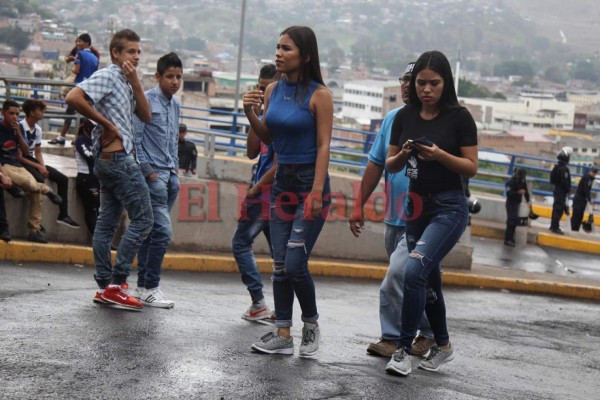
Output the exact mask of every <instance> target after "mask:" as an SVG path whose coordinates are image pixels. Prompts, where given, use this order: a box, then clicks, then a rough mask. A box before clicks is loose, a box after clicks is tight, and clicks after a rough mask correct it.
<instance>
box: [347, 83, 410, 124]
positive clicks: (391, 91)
mask: <svg viewBox="0 0 600 400" xmlns="http://www.w3.org/2000/svg"><path fill="white" fill-rule="evenodd" d="M342 101H343V105H342V112H341V116H342V120H343V122H345V123H352V122H355V121H356V122H359V123H360V124H361V125H369V124H370V121H371V120H373V119H381V118H383V117H384V116H385V114H386V113H387V112H388V111H390V110H392V109H394V108H396V107H399V106H400V105H402V104H404V103H403V102H402V97H401V94H400V83H399V82H398V81H397V80H393V81H377V80H372V79H368V80H361V81H353V82H347V83H345V84H344V93H343V97H342Z"/></svg>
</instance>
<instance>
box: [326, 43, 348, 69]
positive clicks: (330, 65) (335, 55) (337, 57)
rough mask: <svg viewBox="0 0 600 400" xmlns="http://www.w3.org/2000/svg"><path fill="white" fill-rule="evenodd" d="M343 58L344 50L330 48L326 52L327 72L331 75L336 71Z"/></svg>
mask: <svg viewBox="0 0 600 400" xmlns="http://www.w3.org/2000/svg"><path fill="white" fill-rule="evenodd" d="M344 58H345V55H344V50H342V49H341V48H339V47H337V46H335V47H332V48H330V49H329V51H328V52H327V69H328V70H329V72H330V73H332V72H334V71H335V70H336V69H338V68H339V67H340V65H342V63H343V62H344Z"/></svg>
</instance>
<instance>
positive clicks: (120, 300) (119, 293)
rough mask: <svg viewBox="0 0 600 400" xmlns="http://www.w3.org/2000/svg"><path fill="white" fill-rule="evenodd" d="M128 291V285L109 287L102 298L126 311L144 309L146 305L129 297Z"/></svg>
mask: <svg viewBox="0 0 600 400" xmlns="http://www.w3.org/2000/svg"><path fill="white" fill-rule="evenodd" d="M127 289H128V286H127V284H126V283H125V284H123V285H121V286H117V285H109V286H108V287H107V288H106V289H104V293H102V295H101V296H100V297H101V298H102V300H105V301H107V302H108V303H110V304H112V305H113V306H114V307H116V308H122V309H125V310H141V309H142V308H144V305H143V304H142V303H140V301H139V300H138V299H136V298H135V297H133V296H130V295H129V293H128V291H127Z"/></svg>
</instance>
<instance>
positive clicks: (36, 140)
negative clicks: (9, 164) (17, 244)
mask: <svg viewBox="0 0 600 400" xmlns="http://www.w3.org/2000/svg"><path fill="white" fill-rule="evenodd" d="M23 111H24V112H25V118H24V119H22V120H21V122H20V124H21V135H22V136H23V139H25V142H26V143H27V145H28V146H29V153H28V154H23V155H21V157H19V162H20V163H21V164H23V166H24V167H25V169H26V170H27V171H29V173H30V174H31V175H33V177H34V178H35V180H36V181H38V182H40V183H44V180H45V179H46V178H48V179H49V180H51V181H52V182H54V183H56V187H57V190H58V195H59V196H60V197H61V199H62V203H60V204H59V206H58V210H59V212H58V218H57V219H56V222H58V223H59V224H62V225H65V226H68V227H69V228H76V229H77V228H79V224H78V223H77V222H75V221H73V219H72V218H71V217H70V216H69V202H68V194H69V178H67V177H66V176H65V175H64V174H63V173H61V172H60V171H59V170H57V169H56V168H54V167H51V166H50V165H46V163H45V162H44V157H43V156H42V128H40V126H39V125H38V122H39V121H41V120H42V119H43V118H44V112H45V111H46V103H44V102H43V101H42V100H38V99H27V100H25V101H24V102H23Z"/></svg>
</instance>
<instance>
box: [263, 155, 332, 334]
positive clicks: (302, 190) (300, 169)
mask: <svg viewBox="0 0 600 400" xmlns="http://www.w3.org/2000/svg"><path fill="white" fill-rule="evenodd" d="M314 177H315V167H314V165H310V164H300V165H289V164H288V165H286V164H279V165H278V167H277V174H276V175H275V183H274V185H273V190H272V192H271V222H270V228H271V243H272V249H273V264H274V265H273V297H274V298H275V315H276V321H275V325H276V326H277V327H279V328H288V327H290V326H292V310H293V306H294V293H295V294H296V297H298V302H299V303H300V308H301V310H302V321H304V322H316V321H317V319H318V318H319V313H318V312H317V300H316V295H315V283H314V281H313V279H312V276H311V275H310V271H309V270H308V259H309V257H310V253H311V252H312V249H313V246H314V245H315V243H316V241H317V238H318V237H319V233H321V229H323V225H324V224H325V218H323V216H326V215H327V212H328V209H329V204H330V203H331V198H330V188H329V177H327V179H326V181H325V185H324V187H323V211H322V212H321V214H320V215H319V216H317V217H315V218H310V219H309V218H305V217H304V198H305V196H306V195H307V194H308V193H309V192H310V190H311V189H312V184H313V181H314Z"/></svg>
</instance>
